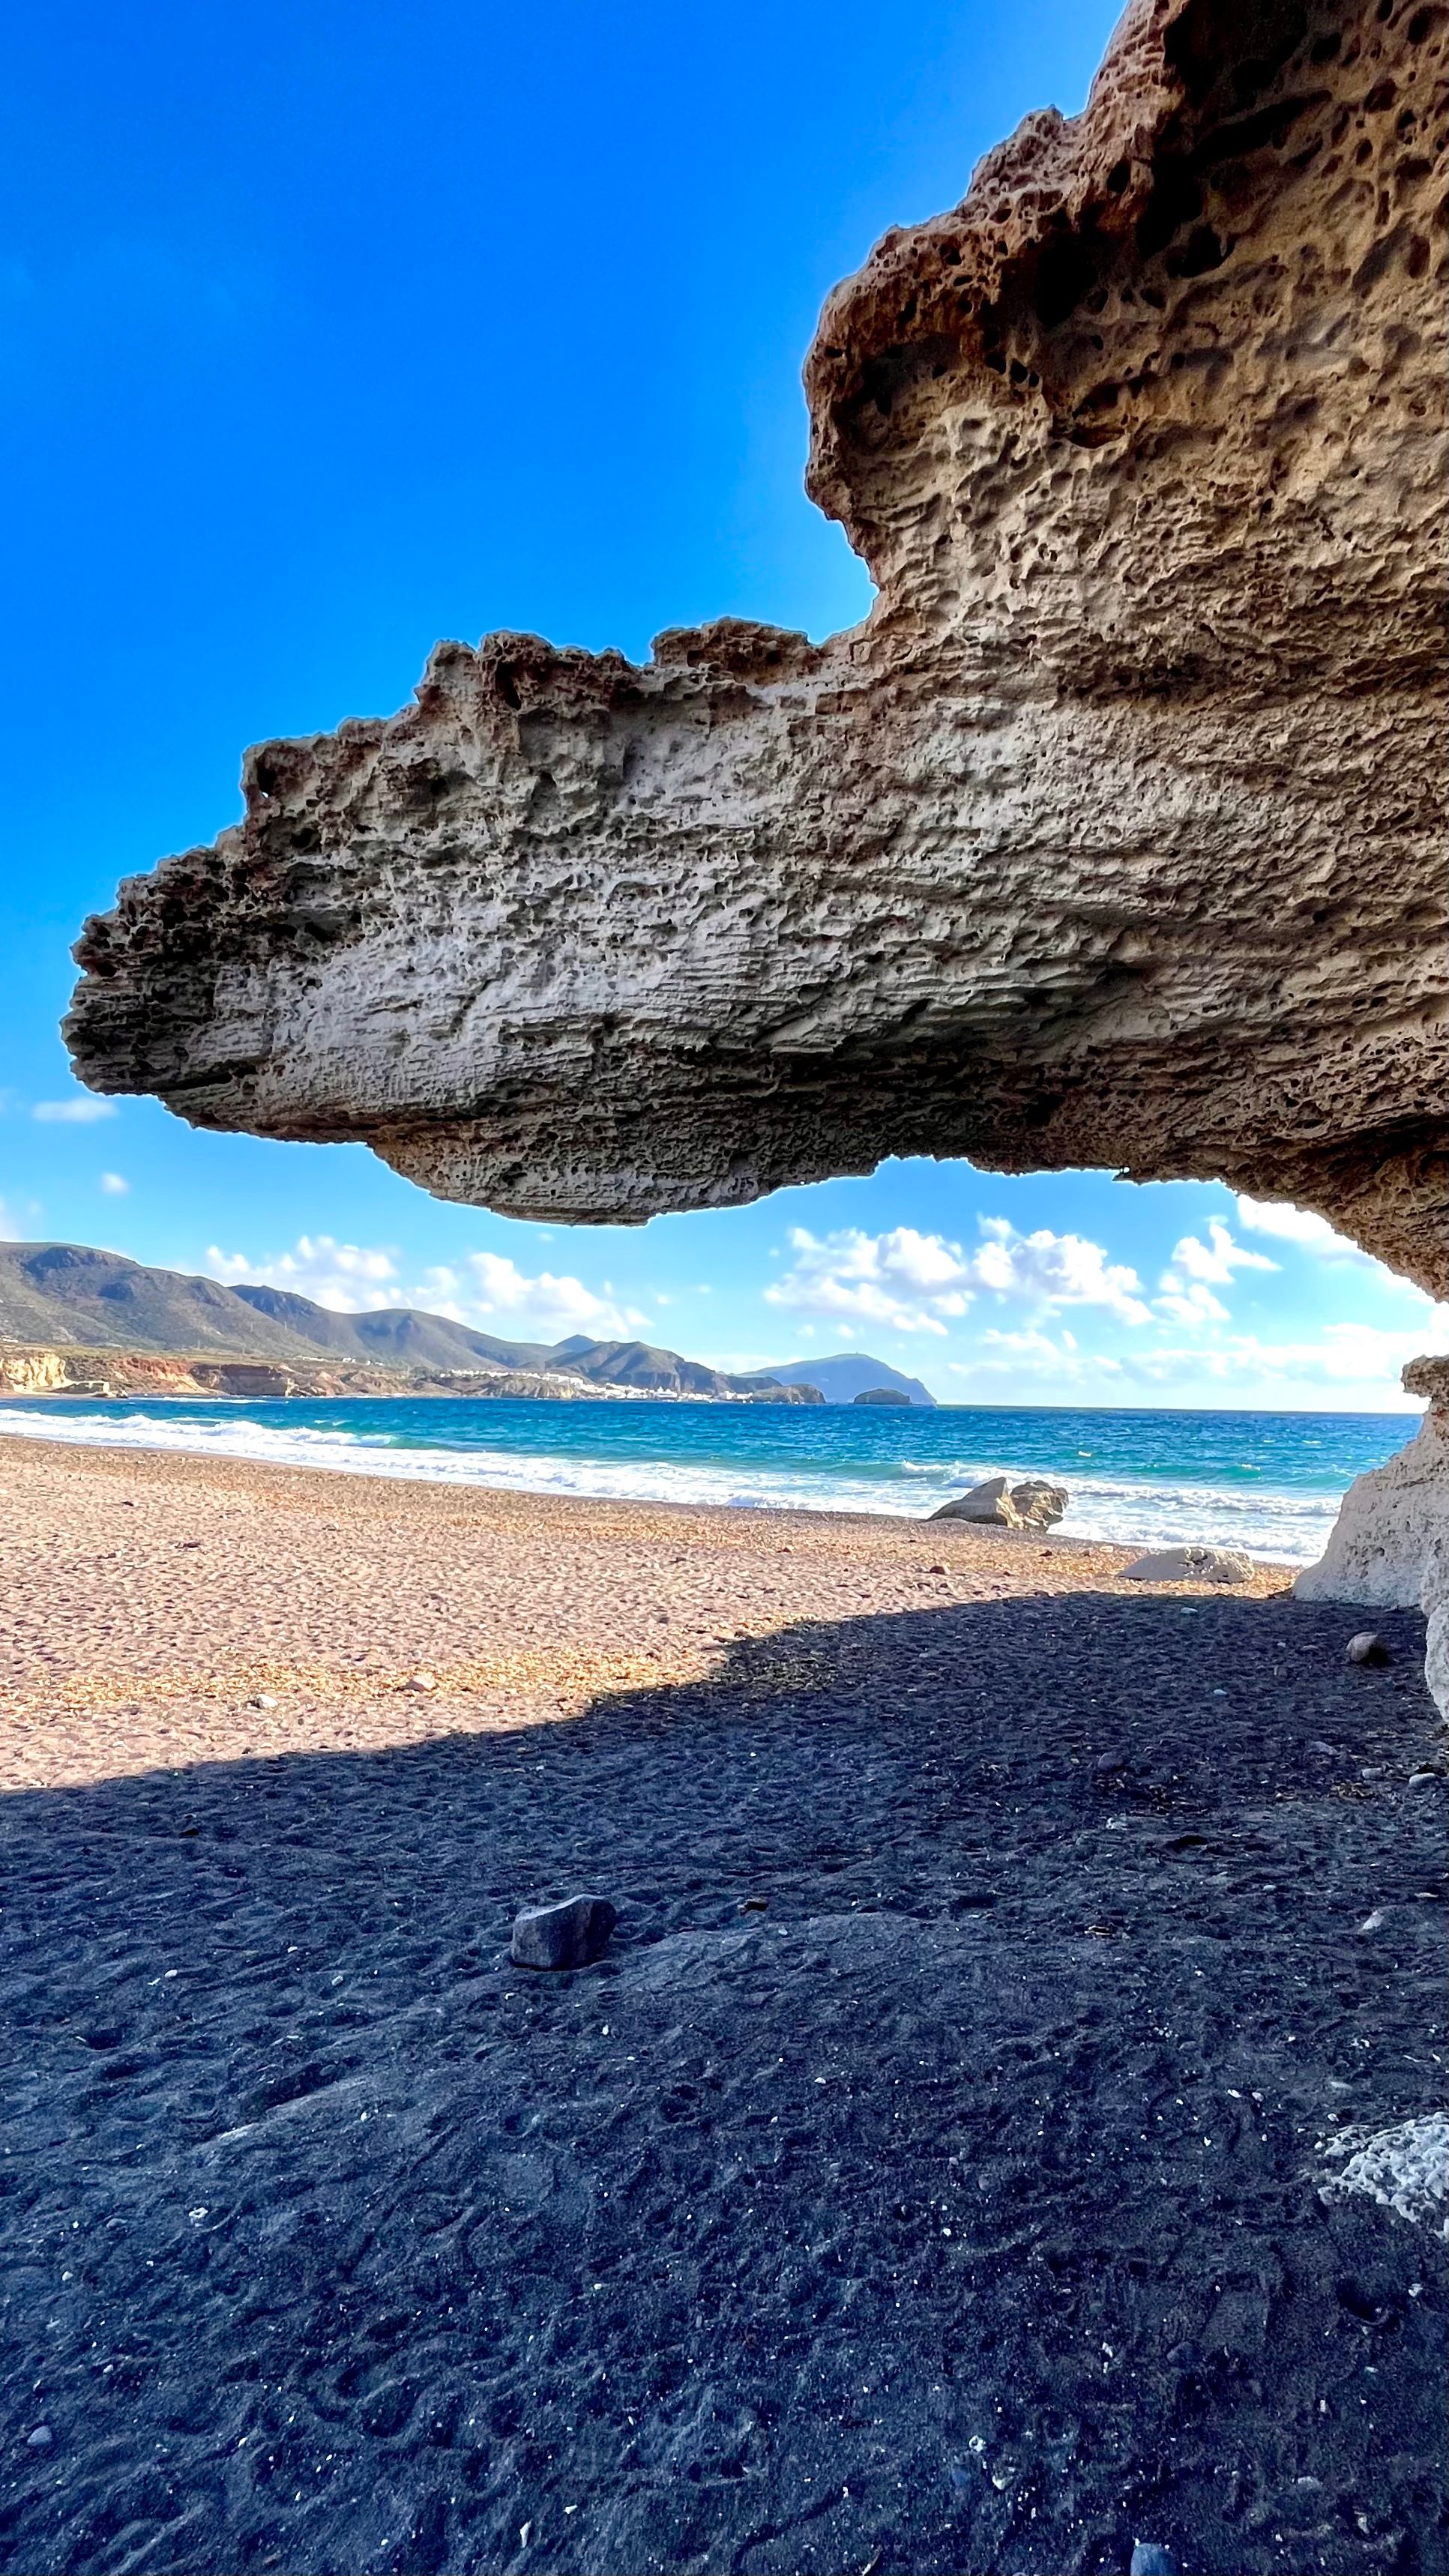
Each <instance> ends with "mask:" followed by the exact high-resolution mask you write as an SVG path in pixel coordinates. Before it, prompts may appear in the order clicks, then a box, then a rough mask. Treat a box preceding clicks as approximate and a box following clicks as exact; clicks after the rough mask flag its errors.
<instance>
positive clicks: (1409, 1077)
mask: <svg viewBox="0 0 1449 2576" xmlns="http://www.w3.org/2000/svg"><path fill="white" fill-rule="evenodd" d="M1444 52H1445V13H1444V11H1443V10H1442V9H1441V8H1438V7H1433V8H1425V7H1421V6H1418V5H1416V0H1307V5H1305V6H1304V7H1302V8H1298V9H1293V10H1287V9H1250V10H1236V9H1234V10H1228V9H1220V10H1214V9H1211V8H1208V7H1205V6H1204V5H1203V0H1133V5H1132V6H1131V7H1129V9H1128V10H1127V13H1126V15H1125V16H1124V18H1123V19H1122V21H1121V23H1120V25H1119V27H1118V29H1117V31H1116V34H1115V36H1114V37H1113V40H1112V42H1111V45H1110V47H1109V49H1108V52H1107V55H1106V58H1105V60H1104V62H1103V65H1102V68H1101V71H1100V72H1099V74H1098V77H1097V80H1096V82H1095V83H1094V85H1093V89H1092V93H1091V96H1090V99H1089V101H1088V103H1087V106H1086V108H1085V109H1084V110H1083V112H1082V113H1081V114H1080V115H1079V116H1076V117H1072V118H1064V117H1062V116H1061V115H1060V114H1059V113H1058V112H1057V111H1056V110H1055V109H1052V108H1046V109H1043V110H1041V111H1040V112H1038V113H1037V114H1034V115H1032V116H1030V117H1028V118H1027V120H1026V122H1025V123H1024V124H1023V125H1022V126H1021V127H1020V128H1019V129H1018V131H1017V132H1016V134H1015V135H1013V136H1012V137H1011V139H1010V140H1009V141H1007V142H1005V143H1003V144H1002V145H1001V146H999V147H998V148H997V149H996V150H995V151H993V152H991V153H989V154H988V155H987V157H986V158H985V160H984V161H983V162H982V163H981V165H980V167H979V168H978V170H977V172H976V174H975V176H974V179H973V180H972V184H971V187H970V189H969V191H968V193H967V195H966V197H965V198H964V199H963V200H962V202H961V203H960V204H959V205H958V206H956V207H954V208H952V209H950V210H949V211H948V212H946V213H944V214H942V215H939V216H937V217H935V218H933V219H932V220H931V221H930V222H928V223H924V224H920V225H916V226H912V227H905V228H900V229H896V230H893V231H891V232H889V233H887V234H886V236H885V237H884V239H883V240H882V241H881V242H880V243H879V244H878V245H877V247H876V249H875V250H874V252H873V253H872V255H871V257H870V258H869V260H868V261H867V263H866V265H865V267H864V268H863V269H862V270H861V271H860V273H859V274H858V275H857V276H855V277H853V278H851V279H850V280H848V281H847V282H846V283H845V284H844V285H843V286H841V287H840V288H838V289H837V290H836V292H835V293H834V294H833V295H832V296H831V297H830V298H829V300H828V302H827V304H826V307H825V310H824V312H823V314H822V317H821V322H820V327H819V332H818V335H817V338H816V341H815V345H814V347H813V349H812V351H811V353H810V357H809V361H808V364H807V367H806V387H807V393H808V398H809V405H810V415H811V452H810V466H809V488H810V491H811V492H812V494H813V496H814V498H815V499H816V501H817V502H818V503H819V505H820V506H821V508H822V509H823V510H825V511H826V512H827V513H828V514H829V515H830V516H831V517H833V518H835V519H837V520H839V522H840V523H841V525H842V526H843V527H844V529H845V531H846V533H847V535H848V537H849V539H850V541H851V543H852V544H853V545H854V546H855V547H856V549H857V550H858V552H859V553H860V554H861V555H862V556H863V557H864V559H865V561H866V562H867V564H868V565H869V567H870V571H871V573H872V576H873V578H874V580H875V582H876V584H877V586H878V597H877V600H876V603H875V605H874V607H873V609H872V611H871V614H870V616H869V617H868V618H867V619H866V621H865V622H864V624H863V625H862V626H860V627H858V628H856V629H854V630H852V631H851V632H850V633H847V634H842V635H838V636H835V637H833V638H831V639H830V640H829V641H828V642H826V643H825V644H822V645H817V644H814V643H812V642H811V641H810V640H809V639H808V638H807V637H806V636H804V635H800V634H794V633H787V632H784V631H782V630H779V629H776V628H771V627H766V626H761V625H754V624H750V623H747V622H744V621H741V620H738V619H733V618H725V619H721V620H718V621H716V622H715V623H714V624H711V625H706V626H702V627H698V628H689V629H678V630H671V631H669V632H666V633H664V634H662V635H660V636H659V637H658V638H657V639H656V641H655V645H654V649H653V655H652V658H651V659H650V660H649V661H648V662H647V663H644V664H634V663H631V662H629V661H628V660H626V659H625V658H624V656H623V655H622V654H619V653H614V652H607V653H603V654H598V655H593V654H588V653H584V652H580V651H574V650H560V649H557V648H555V647H554V646H552V645H550V644H548V643H546V642H544V641H543V640H542V639H541V638H540V637H538V636H536V635H528V634H515V633H507V634H495V635H491V636H488V637H487V638H485V640H484V641H483V642H482V643H481V644H480V645H478V646H477V647H476V648H474V647H472V646H470V645H467V644H464V643H452V642H450V643H444V644H441V645H439V646H438V648H437V649H436V651H435V652H434V654H433V656H432V658H431V660H430V662H429V664H428V667H427V670H426V672H425V674H424V677H423V679H422V681H421V683H420V685H419V688H418V691H417V696H416V702H415V703H414V704H413V705H411V706H409V707H407V708H406V709H404V710H403V712H402V713H401V714H399V715H396V716H394V717H392V718H390V719H386V720H375V719H367V720H363V721H357V722H349V723H346V724H344V725H342V726H341V727H340V729H339V730H338V731H337V732H336V733H335V734H331V735H325V736H316V737H313V738H311V739H307V740H299V741H287V742H273V743H267V744H264V745H262V746H261V747H260V748H259V749H257V750H254V751H253V752H252V753H250V754H249V756H248V758H247V761H246V764H245V771H244V790H245V799H246V813H245V819H244V820H243V821H242V822H241V823H240V824H238V825H237V826H236V827H235V828H234V829H232V830H230V831H228V832H226V833H224V834H223V835H222V836H221V838H220V839H219V840H218V841H217V842H216V843H215V844H214V845H213V846H212V847H211V848H209V849H194V850H190V851H187V852H186V853H184V854H183V855H181V856H179V857H174V858H171V859H168V860H166V861H165V862H164V863H163V865H162V866H161V867H160V868H159V869H158V870H157V871H156V872H155V873H154V874H153V875H152V876H149V877H145V878H138V879H134V880H131V881H130V882H128V883H127V884H126V885H125V886H123V887H122V889H121V891H120V895H119V898H118V901H117V904H116V908H115V909H114V910H113V911H112V912H110V913H109V914H107V915H105V916H104V917H102V918H99V919H96V920H93V921H91V922H90V923H89V924H88V925H87V926H86V929H85V931H84V933H83V936H82V938H81V940H80V943H79V946H78V949H77V952H76V953H77V956H78V959H79V961H80V963H81V965H82V967H83V968H84V970H85V971H84V976H83V980H82V982H81V984H80V987H79V989H78V992H77V994H76V998H75V1004H74V1008H73V1010H72V1013H71V1016H70V1020H69V1023H68V1033H69V1038H70V1044H71V1048H72V1052H73V1056H74V1061H75V1066H76V1070H77V1072H78V1074H79V1075H80V1078H81V1079H82V1081H84V1082H86V1083H88V1084H89V1085H90V1086H91V1087H92V1088H93V1089H95V1090H97V1091H101V1092H108V1093H109V1092H127V1091H139V1092H155V1093H157V1094H159V1096H160V1097H162V1098H163V1099H164V1100H166V1101H167V1102H168V1104H169V1105H170V1106H171V1107H172V1108H173V1109H175V1110H176V1111H177V1112H178V1113H179V1114H180V1115H181V1116H183V1117H185V1118H187V1119H189V1120H191V1121H192V1122H193V1123H194V1124H196V1125H198V1126H203V1127H213V1128H221V1129H234V1130H249V1131H252V1132H256V1133H261V1134H265V1135H271V1136H282V1137H297V1138H306V1139H346V1140H349V1141H362V1142H365V1143H368V1144H370V1145H371V1146H372V1147H373V1148H374V1150H375V1151H376V1152H377V1153H379V1154H380V1155H381V1156H382V1157H383V1159H384V1160H385V1161H387V1162H388V1163H390V1164H391V1165H392V1166H393V1168H394V1169H396V1170H398V1171H400V1172H403V1173H405V1174H407V1175H408V1176H409V1177H410V1178H412V1179H414V1180H416V1181H418V1182H420V1183H421V1184H423V1186H425V1187H426V1188H428V1189H430V1190H433V1191H434V1192H436V1193H437V1194H439V1195H440V1196H443V1197H447V1198H454V1199H461V1200H465V1201H471V1202H481V1203H485V1204H487V1205H489V1206H492V1207H494V1208H499V1209H503V1210H507V1211H511V1212H513V1213H515V1214H519V1215H526V1216H531V1217H541V1218H564V1219H585V1220H597V1221H617V1220H626V1221H633V1220H640V1219H643V1218H645V1217H647V1216H649V1215H651V1214H653V1213H654V1212H656V1211H658V1210H661V1209H668V1208H684V1207H693V1206H705V1205H719V1204H724V1203H729V1202H735V1201H740V1200H746V1199H750V1198H754V1197H756V1196H758V1195H759V1194H760V1193H762V1192H764V1191H766V1190H770V1189H773V1188H777V1187H779V1186H780V1185H781V1184H783V1183H786V1182H800V1181H808V1180H813V1179H815V1178H818V1177H824V1176H827V1175H831V1174H836V1173H842V1172H852V1171H862V1170H867V1169H869V1168H870V1167H872V1166H873V1165H874V1164H875V1163H877V1162H878V1161H879V1160H880V1159H881V1157H882V1156H884V1155H887V1154H913V1153H931V1154H933V1155H969V1156H971V1157H972V1158H973V1159H974V1160H975V1161H976V1162H977V1163H978V1164H982V1165H985V1166H987V1167H989V1168H994V1169H997V1170H1053V1169H1062V1168H1065V1167H1067V1166H1074V1165H1083V1164H1086V1165H1094V1166H1095V1165H1103V1164H1108V1165H1116V1166H1120V1167H1122V1168H1123V1169H1124V1170H1125V1171H1126V1172H1127V1173H1128V1174H1129V1175H1131V1176H1132V1177H1135V1178H1138V1179H1144V1180H1145V1179H1156V1178H1166V1177H1170V1176H1176V1177H1213V1178H1218V1179H1223V1180H1226V1181H1228V1182H1229V1183H1230V1184H1232V1185H1233V1186H1235V1187H1238V1188H1240V1189H1246V1190H1250V1191H1252V1192H1254V1193H1256V1194H1257V1195H1258V1196H1260V1197H1264V1198H1291V1199H1293V1200H1295V1201H1297V1202H1298V1203H1299V1204H1300V1205H1302V1206H1305V1207H1308V1208H1313V1209H1317V1210H1319V1211H1320V1212H1321V1213H1322V1214H1324V1215H1325V1216H1327V1217H1329V1218H1331V1220H1332V1221H1333V1223H1334V1224H1335V1225H1337V1226H1338V1227H1340V1228H1341V1229H1342V1230H1343V1231H1344V1232H1345V1233H1346V1234H1348V1235H1350V1236H1351V1237H1352V1238H1353V1239H1354V1240H1355V1241H1356V1242H1358V1243H1360V1244H1362V1245H1364V1246H1366V1247H1367V1248H1368V1249H1370V1250H1371V1251H1372V1252H1374V1253H1376V1254H1377V1255H1379V1256H1380V1257H1381V1258H1383V1259H1384V1260H1386V1261H1388V1262H1389V1263H1391V1264H1392V1265H1393V1266H1395V1267H1396V1268H1398V1269H1400V1270H1402V1271H1403V1272H1404V1273H1406V1274H1407V1275H1408V1276H1409V1277H1411V1278H1414V1279H1416V1280H1418V1281H1419V1282H1420V1283H1421V1284H1424V1285H1439V1286H1442V1284H1443V1282H1444V1279H1445V1276H1446V1246H1445V1239H1444V1229H1443V1226H1442V1220H1441V1204H1442V1189H1443V1173H1444V1134H1443V1117H1442V1054H1441V1037H1440V1031H1441V1024H1442V1006H1443V995H1444V985H1445V968H1444V956H1443V945H1442V941H1441V939H1440V938H1439V937H1438V935H1437V927H1438V924H1439V921H1440V918H1441V913H1442V887H1441V883H1440V849H1439V842H1440V828H1441V814H1442V801H1443V780H1444V752H1443V740H1442V735H1443V728H1442V723H1441V716H1442V704H1441V672H1442V654H1443V640H1442V624H1441V609H1440V594H1441V589H1442V582H1441V574H1440V566H1441V563H1442V557H1443V525H1444V475H1443V448H1444V439H1443V429H1444V385H1443V279H1442V270H1443V234H1442V230H1441V228H1440V212H1441V208H1442V202H1443V187H1444V181H1443V167H1442V164H1443V155H1444V143H1443V135H1442V101H1443V72H1444Z"/></svg>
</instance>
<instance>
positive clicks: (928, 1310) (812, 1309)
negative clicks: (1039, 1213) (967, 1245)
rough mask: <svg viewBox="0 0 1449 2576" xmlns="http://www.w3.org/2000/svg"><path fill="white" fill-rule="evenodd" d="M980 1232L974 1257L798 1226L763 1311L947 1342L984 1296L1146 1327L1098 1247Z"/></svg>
mask: <svg viewBox="0 0 1449 2576" xmlns="http://www.w3.org/2000/svg"><path fill="white" fill-rule="evenodd" d="M980 1225H981V1233H982V1238H983V1240H982V1242H981V1245H980V1247H979V1249H978V1250H977V1251H975V1252H972V1253H963V1251H962V1249H961V1246H960V1244H959V1243H950V1242H948V1241H947V1240H946V1238H945V1237H944V1236H943V1235H939V1234H920V1233H918V1232H917V1230H916V1229H915V1227H914V1226H908V1225H902V1226H896V1227H895V1228H894V1229H893V1231H892V1232H890V1233H889V1234H863V1233H861V1232H860V1231H859V1229H858V1228H856V1227H854V1226H848V1227H846V1228H844V1229H843V1230H842V1231H841V1232H839V1233H837V1234H828V1235H825V1236H823V1237H819V1236H816V1235H813V1234H810V1233H809V1232H807V1230H806V1228H805V1227H804V1226H796V1227H795V1228H794V1229H793V1230H792V1232H791V1235H790V1249H791V1251H792V1252H793V1254H794V1256H795V1258H794V1262H793V1264H792V1266H791V1268H790V1269H789V1270H788V1271H787V1272H786V1274H785V1276H784V1278H783V1279H779V1280H777V1281H776V1282H775V1283H774V1285H773V1286H772V1287H769V1288H767V1289H766V1290H765V1291H764V1296H765V1302H766V1303H767V1304H768V1305H772V1306H789V1307H793V1308H794V1309H795V1310H796V1311H797V1312H804V1313H808V1314H814V1315H828V1316H831V1317H833V1318H835V1319H836V1320H838V1321H839V1322H841V1323H847V1322H849V1323H853V1324H874V1325H877V1326H883V1327H886V1328H888V1329H891V1330H894V1331H896V1332H900V1333H937V1334H944V1333H945V1332H946V1331H947V1329H948V1327H949V1326H950V1325H951V1324H952V1323H955V1322H957V1321H958V1320H959V1319H960V1317H962V1316H963V1315H965V1314H966V1312H967V1310H968V1308H969V1307H970V1306H971V1304H972V1301H973V1299H974V1298H975V1296H976V1295H977V1294H978V1293H980V1292H982V1291H985V1292H987V1293H988V1294H995V1295H996V1296H998V1297H1010V1298H1015V1299H1018V1300H1020V1301H1021V1302H1023V1303H1026V1304H1031V1305H1035V1306H1038V1307H1041V1308H1043V1309H1045V1310H1046V1311H1047V1312H1049V1313H1054V1312H1055V1311H1056V1309H1057V1308H1058V1307H1059V1306H1099V1307H1103V1308H1105V1309H1106V1311H1107V1312H1108V1313H1110V1314H1114V1315H1116V1316H1117V1317H1118V1319H1119V1321H1121V1322H1123V1323H1128V1324H1145V1323H1147V1322H1149V1321H1150V1319H1151V1318H1150V1309H1149V1308H1148V1307H1147V1306H1146V1305H1145V1304H1144V1302H1143V1300H1142V1296H1141V1294H1140V1291H1141V1286H1142V1283H1141V1281H1140V1279H1139V1278H1138V1276H1137V1273H1136V1271H1135V1270H1130V1269H1129V1268H1128V1267H1127V1266H1126V1264H1125V1263H1123V1262H1112V1261H1109V1260H1108V1259H1107V1256H1106V1253H1105V1252H1104V1251H1103V1249H1102V1246H1101V1245H1100V1244H1099V1243H1089V1242H1088V1241H1087V1240H1086V1239H1085V1237H1084V1236H1082V1235H1079V1234H1053V1233H1052V1231H1051V1229H1050V1228H1049V1227H1048V1226H1041V1227H1039V1228H1038V1230H1037V1232H1036V1233H1034V1234H1018V1232H1017V1231H1016V1228H1015V1227H1014V1226H1013V1225H1011V1224H1010V1223H1009V1222H1008V1220H1007V1219H1006V1218H1005V1217H997V1216H992V1217H983V1218H981V1220H980Z"/></svg>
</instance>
